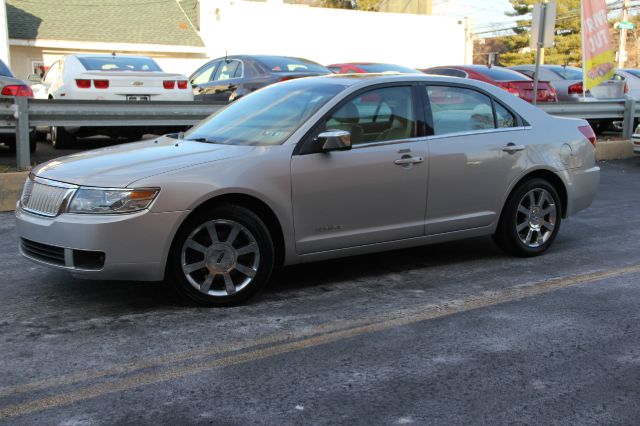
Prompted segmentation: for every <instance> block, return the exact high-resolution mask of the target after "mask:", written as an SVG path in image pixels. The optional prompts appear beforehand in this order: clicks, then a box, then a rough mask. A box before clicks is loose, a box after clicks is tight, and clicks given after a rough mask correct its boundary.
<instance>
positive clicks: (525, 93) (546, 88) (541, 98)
mask: <svg viewBox="0 0 640 426" xmlns="http://www.w3.org/2000/svg"><path fill="white" fill-rule="evenodd" d="M420 71H422V72H423V73H425V74H435V75H446V76H449V77H461V78H472V79H474V80H480V81H484V82H485V83H489V84H493V85H494V86H498V87H501V88H503V89H504V90H506V91H507V92H509V93H511V94H514V95H516V96H518V97H519V98H521V99H524V100H525V101H527V102H531V101H532V100H533V79H532V78H530V77H528V76H526V75H524V74H520V73H519V72H517V71H513V70H510V69H508V68H504V67H498V66H492V65H460V66H457V65H456V66H447V67H433V68H426V69H423V70H420ZM536 100H537V102H558V94H557V93H556V89H555V88H554V87H553V86H552V85H551V83H549V82H548V81H539V82H538V96H537V99H536Z"/></svg>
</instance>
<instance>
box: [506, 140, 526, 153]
mask: <svg viewBox="0 0 640 426" xmlns="http://www.w3.org/2000/svg"><path fill="white" fill-rule="evenodd" d="M502 150H503V151H504V152H508V153H509V154H513V153H515V152H518V151H524V145H516V144H514V143H513V142H509V143H508V144H507V146H503V147H502Z"/></svg>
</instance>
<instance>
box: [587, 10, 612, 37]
mask: <svg viewBox="0 0 640 426" xmlns="http://www.w3.org/2000/svg"><path fill="white" fill-rule="evenodd" d="M586 23H587V32H590V33H592V32H594V31H596V30H597V29H598V27H601V26H603V25H607V26H608V22H607V15H606V13H604V12H598V13H596V14H595V15H593V17H591V18H587V22H586Z"/></svg>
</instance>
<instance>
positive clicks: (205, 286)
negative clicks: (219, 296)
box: [200, 274, 215, 293]
mask: <svg viewBox="0 0 640 426" xmlns="http://www.w3.org/2000/svg"><path fill="white" fill-rule="evenodd" d="M214 277H215V275H213V274H208V275H207V278H205V279H204V281H203V282H202V284H200V291H201V292H203V293H208V292H209V289H210V288H211V283H212V282H213V278H214Z"/></svg>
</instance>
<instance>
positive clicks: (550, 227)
mask: <svg viewBox="0 0 640 426" xmlns="http://www.w3.org/2000/svg"><path fill="white" fill-rule="evenodd" d="M542 226H543V227H544V228H547V229H548V230H549V231H553V228H555V226H554V225H553V224H552V223H550V222H547V221H546V220H545V221H543V222H542Z"/></svg>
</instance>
